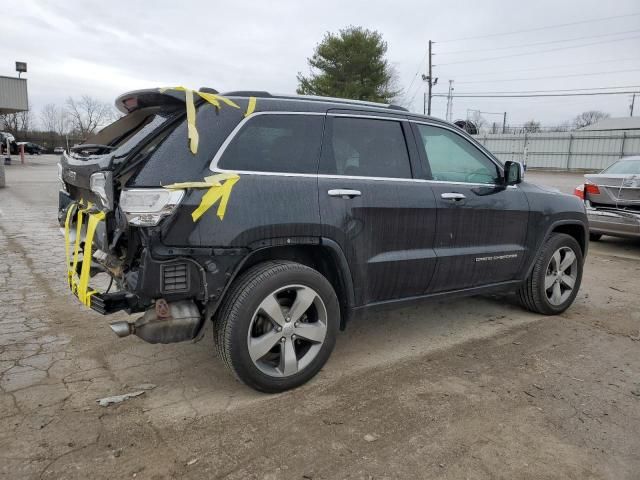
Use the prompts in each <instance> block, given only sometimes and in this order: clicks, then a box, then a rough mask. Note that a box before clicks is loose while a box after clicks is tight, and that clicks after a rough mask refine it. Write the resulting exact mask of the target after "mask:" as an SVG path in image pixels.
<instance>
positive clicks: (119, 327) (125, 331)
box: [109, 322, 135, 338]
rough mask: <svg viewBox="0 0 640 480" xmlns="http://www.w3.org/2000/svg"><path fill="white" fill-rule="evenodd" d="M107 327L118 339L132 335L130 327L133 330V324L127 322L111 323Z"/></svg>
mask: <svg viewBox="0 0 640 480" xmlns="http://www.w3.org/2000/svg"><path fill="white" fill-rule="evenodd" d="M109 326H110V327H111V330H113V333H115V334H116V335H118V336H119V337H120V338H122V337H126V336H129V335H131V334H132V333H133V330H132V327H133V328H135V327H134V324H133V323H129V322H113V323H110V324H109Z"/></svg>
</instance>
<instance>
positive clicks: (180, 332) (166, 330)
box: [110, 300, 202, 343]
mask: <svg viewBox="0 0 640 480" xmlns="http://www.w3.org/2000/svg"><path fill="white" fill-rule="evenodd" d="M160 305H163V304H160ZM164 305H165V306H168V309H167V310H168V311H167V312H166V314H165V312H164V311H162V310H163V308H157V306H156V307H153V308H150V309H149V310H147V311H146V312H145V313H144V315H143V316H142V317H140V318H138V319H137V320H136V321H135V322H134V323H129V322H122V321H121V322H114V323H112V324H110V327H111V330H113V331H114V333H115V334H116V335H118V336H119V337H126V336H128V335H131V334H134V335H136V336H138V337H140V338H141V339H143V340H144V341H146V342H149V343H175V342H184V341H185V340H192V339H194V338H195V337H196V335H197V334H198V332H199V331H200V326H201V324H202V316H201V315H200V310H198V307H197V306H196V304H195V303H193V301H192V300H182V301H180V302H174V303H170V304H168V305H167V304H166V303H164ZM158 311H160V313H161V314H162V316H159V315H158Z"/></svg>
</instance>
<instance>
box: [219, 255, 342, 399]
mask: <svg viewBox="0 0 640 480" xmlns="http://www.w3.org/2000/svg"><path fill="white" fill-rule="evenodd" d="M339 324H340V308H339V305H338V299H337V297H336V294H335V292H334V290H333V287H332V286H331V284H330V283H329V281H328V280H327V279H326V278H325V277H324V276H322V275H321V274H320V273H319V272H317V271H316V270H314V269H312V268H309V267H307V266H305V265H302V264H299V263H294V262H289V261H270V262H264V263H260V264H258V265H255V266H253V267H251V268H250V269H248V270H247V271H246V272H244V273H243V274H242V275H241V276H240V277H239V278H238V279H237V280H236V281H235V282H234V284H233V285H232V286H231V288H230V289H229V291H228V292H227V294H226V296H225V298H224V300H223V302H222V305H221V306H220V308H219V309H218V312H217V313H216V315H215V318H214V333H215V334H214V338H215V341H216V346H217V349H218V353H219V354H220V356H221V357H222V359H223V361H224V363H225V365H226V366H227V367H228V368H229V370H231V372H232V373H233V374H234V375H235V377H236V378H237V379H238V380H240V381H241V382H243V383H245V384H246V385H248V386H250V387H252V388H254V389H256V390H259V391H261V392H266V393H276V392H282V391H285V390H289V389H291V388H295V387H298V386H300V385H302V384H303V383H305V382H307V381H308V380H309V379H311V378H312V377H313V376H314V375H315V374H316V373H318V371H319V370H320V369H321V368H322V367H323V365H324V364H325V363H326V361H327V359H328V358H329V356H330V355H331V352H332V351H333V347H334V345H335V341H336V334H337V331H338V326H339Z"/></svg>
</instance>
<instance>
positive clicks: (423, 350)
mask: <svg viewBox="0 0 640 480" xmlns="http://www.w3.org/2000/svg"><path fill="white" fill-rule="evenodd" d="M55 172H56V170H55V157H52V156H51V157H49V156H42V157H27V165H24V166H22V165H15V164H14V165H12V166H10V167H7V184H8V187H7V188H5V189H0V253H1V254H2V258H3V259H4V261H3V262H2V263H0V476H2V477H3V478H11V479H20V478H43V479H51V478H65V479H66V478H83V479H84V478H94V479H101V478H133V477H135V478H138V479H140V478H143V479H146V478H149V479H164V478H194V479H196V478H198V479H201V478H228V479H253V478H255V479H262V478H265V479H279V478H287V479H288V478H291V479H337V478H354V479H380V478H388V479H396V478H451V479H460V478H469V479H492V478H509V479H511V478H536V479H537V478H554V479H555V478H575V479H584V478H610V479H624V478H629V479H633V478H639V476H640V474H639V473H638V472H640V351H639V350H640V341H638V340H639V339H640V331H639V328H640V309H639V305H638V296H637V292H638V289H639V288H640V243H638V242H631V241H626V240H616V239H611V238H606V237H605V239H604V240H603V241H601V242H598V243H597V244H592V246H591V248H590V252H589V257H588V258H587V264H586V267H585V276H584V280H583V286H582V289H581V291H580V294H579V295H578V298H577V300H576V302H575V304H574V306H573V307H572V308H571V309H569V310H568V311H567V312H566V313H565V314H563V315H560V316H558V317H542V316H539V315H533V314H531V313H527V312H525V311H523V310H522V309H521V308H520V307H519V306H518V305H517V304H516V303H515V301H514V299H513V298H511V297H474V298H467V299H457V300H449V301H434V302H428V303H425V304H424V305H421V306H414V307H410V308H403V309H401V310H396V311H393V312H385V313H380V312H378V313H372V314H369V315H367V316H365V317H363V318H359V319H357V320H355V321H354V322H353V323H352V324H350V325H349V327H348V329H347V331H346V332H344V333H342V334H341V335H340V336H339V339H338V344H337V347H336V350H335V352H334V354H333V356H332V358H331V359H330V360H329V362H328V364H327V366H326V367H325V368H324V369H323V370H322V372H321V373H320V374H319V375H318V377H316V379H314V380H313V381H312V382H310V383H309V384H307V385H305V386H303V387H302V388H299V389H297V390H295V391H292V392H287V393H284V394H280V395H271V396H270V395H263V394H259V393H256V392H254V391H252V390H250V389H248V388H246V387H244V386H242V385H240V384H238V383H236V382H235V381H234V380H233V378H232V377H231V376H230V375H229V374H228V373H227V372H226V371H225V369H224V368H223V366H222V364H221V362H220V361H219V360H218V359H217V358H216V357H215V354H214V351H213V347H212V336H211V332H210V331H208V332H207V335H206V336H205V338H204V340H203V341H201V342H200V343H197V344H192V343H189V342H186V343H181V344H174V345H164V346H162V345H149V344H146V343H144V342H142V341H141V340H139V339H138V338H136V337H128V338H126V339H120V340H119V339H117V338H116V337H115V335H114V334H113V333H112V332H111V331H110V329H109V327H108V323H109V322H111V321H114V320H116V319H121V318H122V319H124V318H126V315H114V316H112V317H109V318H105V317H102V316H100V315H98V314H96V313H94V312H92V311H89V310H86V309H85V308H84V307H82V306H81V305H80V304H79V302H78V301H77V300H75V299H74V298H73V297H72V296H71V294H70V293H68V292H67V288H66V284H65V267H64V251H63V242H62V237H61V236H60V234H59V231H58V228H57V225H56V205H57V183H56V178H55V176H56V173H55ZM527 179H528V180H529V181H534V182H539V183H545V184H547V185H555V186H557V187H558V188H560V189H561V190H564V191H571V190H572V189H573V186H574V185H575V184H578V183H580V181H581V180H580V179H581V176H580V175H571V174H561V175H558V174H549V173H540V172H528V173H527ZM154 385H155V387H154ZM140 390H142V391H144V393H143V394H142V395H140V396H138V397H135V398H132V399H129V400H127V401H125V402H123V403H120V404H118V405H112V406H109V407H101V406H99V405H98V404H97V403H96V400H97V399H99V398H102V397H106V396H111V395H118V394H123V393H130V392H134V391H140Z"/></svg>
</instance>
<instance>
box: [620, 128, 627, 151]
mask: <svg viewBox="0 0 640 480" xmlns="http://www.w3.org/2000/svg"><path fill="white" fill-rule="evenodd" d="M626 139H627V132H622V142H621V144H620V157H624V141H625V140H626Z"/></svg>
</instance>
